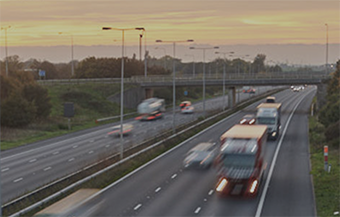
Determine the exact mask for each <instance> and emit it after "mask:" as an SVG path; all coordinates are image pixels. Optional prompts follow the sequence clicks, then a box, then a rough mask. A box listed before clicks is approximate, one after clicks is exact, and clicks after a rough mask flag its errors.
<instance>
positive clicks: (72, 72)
mask: <svg viewBox="0 0 340 217" xmlns="http://www.w3.org/2000/svg"><path fill="white" fill-rule="evenodd" d="M59 34H60V35H61V34H65V33H64V32H59ZM68 34H69V35H70V36H71V61H72V62H71V77H73V75H74V62H73V35H72V34H71V33H68Z"/></svg>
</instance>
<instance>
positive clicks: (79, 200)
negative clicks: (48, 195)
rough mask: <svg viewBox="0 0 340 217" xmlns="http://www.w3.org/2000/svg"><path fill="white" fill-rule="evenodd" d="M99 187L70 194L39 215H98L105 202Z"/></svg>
mask: <svg viewBox="0 0 340 217" xmlns="http://www.w3.org/2000/svg"><path fill="white" fill-rule="evenodd" d="M99 191H100V190H99V189H79V190H77V191H76V192H74V193H72V194H70V195H69V196H67V197H65V198H64V199H61V200H60V201H58V202H55V203H54V204H52V205H50V206H48V207H46V208H45V209H43V210H41V211H39V212H38V213H36V214H35V215H34V216H37V217H47V216H50V217H52V216H53V217H65V216H82V217H91V216H98V213H99V212H100V210H101V209H102V206H103V204H104V202H105V198H103V197H102V195H100V194H97V193H98V192H99Z"/></svg>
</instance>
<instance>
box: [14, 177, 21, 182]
mask: <svg viewBox="0 0 340 217" xmlns="http://www.w3.org/2000/svg"><path fill="white" fill-rule="evenodd" d="M21 180H23V178H18V179H16V180H14V181H13V182H20V181H21Z"/></svg>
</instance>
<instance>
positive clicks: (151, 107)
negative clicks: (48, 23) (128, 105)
mask: <svg viewBox="0 0 340 217" xmlns="http://www.w3.org/2000/svg"><path fill="white" fill-rule="evenodd" d="M164 111H165V101H164V99H158V98H149V99H146V100H144V101H143V102H142V103H140V104H139V105H138V107H137V112H138V114H140V116H139V117H137V118H136V120H142V121H143V120H154V119H158V118H161V117H162V112H164Z"/></svg>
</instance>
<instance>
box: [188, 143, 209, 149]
mask: <svg viewBox="0 0 340 217" xmlns="http://www.w3.org/2000/svg"><path fill="white" fill-rule="evenodd" d="M213 145H214V143H211V142H202V143H199V144H198V145H196V146H195V147H193V148H192V149H190V151H207V150H208V149H209V148H211V147H212V146H213Z"/></svg>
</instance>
